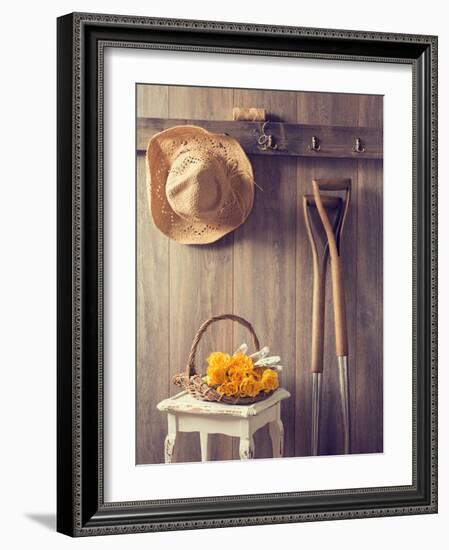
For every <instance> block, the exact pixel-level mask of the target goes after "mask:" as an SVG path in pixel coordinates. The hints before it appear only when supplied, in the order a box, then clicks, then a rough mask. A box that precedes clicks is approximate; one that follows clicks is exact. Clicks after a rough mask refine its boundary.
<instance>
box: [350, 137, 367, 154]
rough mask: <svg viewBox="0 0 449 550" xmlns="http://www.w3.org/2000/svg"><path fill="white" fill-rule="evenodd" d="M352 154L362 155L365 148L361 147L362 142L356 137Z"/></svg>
mask: <svg viewBox="0 0 449 550" xmlns="http://www.w3.org/2000/svg"><path fill="white" fill-rule="evenodd" d="M352 150H353V152H354V153H364V152H365V147H363V145H362V140H361V139H360V138H359V137H358V138H356V140H355V142H354V147H353V148H352Z"/></svg>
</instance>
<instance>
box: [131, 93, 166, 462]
mask: <svg viewBox="0 0 449 550" xmlns="http://www.w3.org/2000/svg"><path fill="white" fill-rule="evenodd" d="M167 98H168V88H167V86H139V87H138V88H137V96H136V101H137V112H138V113H142V115H143V116H168V109H167ZM136 176H137V177H136V179H137V182H136V194H137V200H136V208H137V210H136V231H137V248H136V271H137V277H136V294H137V296H136V297H137V300H136V308H137V311H136V319H137V323H136V331H137V334H136V338H137V342H136V345H137V354H136V362H137V365H136V377H137V388H138V391H137V406H136V414H137V418H136V424H137V438H136V462H137V464H145V463H158V462H163V459H164V439H165V436H166V433H167V419H166V418H164V416H165V415H164V414H163V413H161V412H160V411H158V410H157V408H156V405H157V404H158V403H159V401H161V400H162V399H165V398H166V397H167V395H168V391H169V387H170V380H169V377H170V359H169V341H168V339H167V337H166V336H165V338H161V337H160V334H165V335H167V334H169V311H168V305H169V287H168V277H167V273H168V269H169V265H168V258H169V256H168V246H169V243H168V240H167V239H166V237H164V235H162V234H161V233H160V231H159V230H158V229H157V228H156V226H155V225H154V224H153V222H152V220H151V216H150V212H149V201H148V193H147V178H146V166H145V157H143V156H138V157H137V174H136ZM161 274H162V276H161ZM155 289H157V291H155Z"/></svg>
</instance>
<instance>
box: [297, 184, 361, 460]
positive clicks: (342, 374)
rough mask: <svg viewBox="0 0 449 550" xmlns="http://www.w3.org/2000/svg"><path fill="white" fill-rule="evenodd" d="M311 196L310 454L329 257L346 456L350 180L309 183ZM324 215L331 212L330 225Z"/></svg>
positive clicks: (307, 205)
mask: <svg viewBox="0 0 449 550" xmlns="http://www.w3.org/2000/svg"><path fill="white" fill-rule="evenodd" d="M312 186H313V196H311V195H305V196H304V198H303V208H304V217H305V221H306V229H307V234H308V237H309V241H310V245H311V250H312V258H313V294H312V304H313V305H312V360H311V371H312V442H311V447H312V448H311V452H312V455H317V454H318V435H319V427H320V407H321V393H322V374H323V349H324V314H325V288H326V270H327V262H328V258H329V256H330V264H331V279H332V295H333V306H334V323H335V345H336V353H337V361H338V371H339V390H340V399H341V407H342V417H343V431H344V452H345V454H348V453H350V423H349V380H348V338H347V327H346V312H345V298H344V288H343V275H342V264H341V255H340V253H341V251H340V242H341V235H342V231H343V226H344V223H345V221H346V217H347V213H348V207H349V201H350V193H351V181H350V180H348V179H319V180H313V182H312ZM320 191H344V192H345V198H344V199H342V198H340V197H336V196H329V195H322V194H321V193H320ZM311 208H315V209H316V210H317V212H318V215H319V218H320V220H321V224H322V226H323V229H324V232H325V241H324V249H323V252H322V254H321V257H320V256H319V253H318V247H317V242H316V240H315V237H314V234H313V228H312V220H311V216H310V210H311ZM328 212H333V213H334V221H333V222H331V220H330V217H329V214H328Z"/></svg>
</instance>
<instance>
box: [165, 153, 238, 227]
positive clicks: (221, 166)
mask: <svg viewBox="0 0 449 550" xmlns="http://www.w3.org/2000/svg"><path fill="white" fill-rule="evenodd" d="M166 194H167V200H168V202H169V204H170V206H171V208H172V209H173V210H174V212H176V214H178V216H181V217H182V218H184V219H185V220H192V218H193V219H194V220H197V221H201V222H205V223H207V222H212V221H214V220H216V218H217V214H218V213H219V212H220V210H221V209H222V208H223V207H224V205H225V204H226V201H227V199H228V197H229V194H230V181H229V174H227V170H226V166H225V163H224V162H223V159H221V158H217V157H215V156H213V155H211V154H204V153H202V154H198V152H190V151H184V152H182V153H181V154H180V155H179V156H178V157H177V158H176V159H175V160H174V162H173V164H172V166H171V168H170V170H169V173H168V176H167V185H166Z"/></svg>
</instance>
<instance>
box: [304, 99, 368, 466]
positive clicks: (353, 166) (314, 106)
mask: <svg viewBox="0 0 449 550" xmlns="http://www.w3.org/2000/svg"><path fill="white" fill-rule="evenodd" d="M297 101H298V119H299V120H298V122H300V123H302V124H318V123H322V124H323V123H325V124H334V125H345V126H356V125H357V124H358V109H359V104H358V98H357V96H352V95H349V94H347V95H345V94H315V93H307V92H301V93H299V94H298V97H297ZM298 176H299V178H298V190H300V192H299V193H298V199H299V198H300V195H301V196H302V195H303V194H304V193H311V191H312V179H313V178H324V177H330V178H351V180H352V186H353V187H356V186H357V162H356V161H353V160H339V159H335V160H330V159H322V158H319V157H318V156H317V158H316V159H315V161H314V162H304V159H298ZM337 194H338V193H337ZM356 200H357V196H355V198H354V193H353V196H352V199H351V205H350V210H349V213H348V218H347V220H346V224H345V228H344V233H343V238H342V258H343V272H344V283H345V295H346V315H347V326H348V344H349V368H350V371H349V374H350V385H351V387H352V388H353V387H354V384H355V365H354V358H355V340H356V334H355V333H356V325H355V308H356V303H355V296H356V295H355V293H354V292H352V289H354V288H355V286H356V255H357V249H356V243H357V239H356V223H355V220H354V218H355V217H356V210H357V207H356ZM299 206H300V203H299V204H298V243H297V245H298V249H297V257H298V262H300V264H298V263H297V279H296V284H297V318H298V316H299V315H300V314H301V313H303V312H306V314H305V315H304V314H303V318H304V319H305V324H304V325H303V326H302V327H301V328H299V327H298V330H301V331H303V330H306V331H307V338H305V337H304V334H300V333H298V334H299V338H298V340H299V342H298V344H299V345H298V347H297V354H298V358H297V364H298V367H297V368H299V372H300V374H299V376H298V378H297V388H296V391H297V395H298V401H297V408H298V409H299V411H300V412H299V411H298V415H299V414H300V415H301V416H303V417H304V418H305V419H306V420H305V425H306V430H305V432H304V433H302V434H301V435H300V437H299V438H298V441H297V454H298V455H304V454H305V455H307V454H309V453H310V437H311V433H310V426H311V407H312V404H311V391H312V383H311V379H312V376H311V374H310V343H311V333H310V324H311V312H312V304H311V294H312V271H311V266H310V261H311V252H310V245H309V242H308V239H307V236H306V232H305V226H304V219H303V214H302V210H301V209H300V208H299ZM300 210H301V211H300ZM325 307H326V312H325V327H324V331H325V333H324V334H325V345H324V370H323V389H322V407H321V426H320V434H319V445H320V452H321V453H322V454H335V453H340V452H342V448H343V433H342V429H341V426H342V420H341V415H340V396H339V392H338V377H337V375H338V372H337V360H336V354H335V329H334V318H333V302H332V287H331V280H330V269H328V270H327V280H326V306H325ZM305 325H307V328H305ZM351 358H352V364H351ZM352 394H354V392H352ZM352 394H351V402H352V401H353V400H354V395H352ZM353 410H354V406H353V407H351V411H353ZM353 422H354V421H353V417H352V414H351V424H353Z"/></svg>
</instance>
